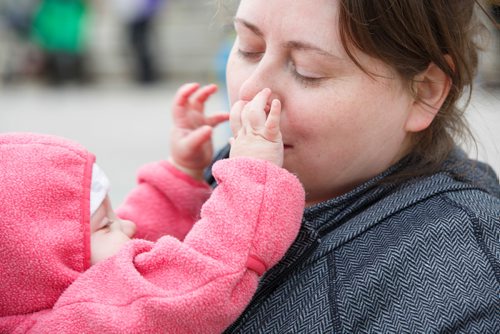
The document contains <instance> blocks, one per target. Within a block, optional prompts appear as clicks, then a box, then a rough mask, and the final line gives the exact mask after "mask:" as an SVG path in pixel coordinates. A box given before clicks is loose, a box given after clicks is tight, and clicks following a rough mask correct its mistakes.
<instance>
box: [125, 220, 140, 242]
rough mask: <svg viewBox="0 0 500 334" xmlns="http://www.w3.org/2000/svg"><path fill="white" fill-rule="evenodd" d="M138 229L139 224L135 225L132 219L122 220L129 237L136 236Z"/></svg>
mask: <svg viewBox="0 0 500 334" xmlns="http://www.w3.org/2000/svg"><path fill="white" fill-rule="evenodd" d="M136 229H137V226H136V225H135V223H134V222H132V221H130V220H122V231H123V233H125V235H127V236H128V237H129V238H132V237H133V236H134V234H135V231H136Z"/></svg>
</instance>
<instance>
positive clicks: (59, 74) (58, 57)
mask: <svg viewBox="0 0 500 334" xmlns="http://www.w3.org/2000/svg"><path fill="white" fill-rule="evenodd" d="M87 17H88V4H87V2H86V1H85V0H41V1H40V4H39V6H38V8H37V11H36V13H35V17H34V21H33V26H32V38H33V40H34V42H35V43H36V45H37V46H38V47H39V48H40V50H41V52H42V53H43V57H44V68H43V73H42V74H43V75H44V76H45V77H46V79H47V80H48V81H49V83H51V84H55V85H59V84H63V83H66V82H67V81H71V80H73V81H76V82H78V83H84V82H86V81H87V80H88V74H87V69H86V62H85V60H86V59H85V58H86V54H85V46H86V45H85V33H86V28H87V27H86V24H87Z"/></svg>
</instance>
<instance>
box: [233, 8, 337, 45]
mask: <svg viewBox="0 0 500 334" xmlns="http://www.w3.org/2000/svg"><path fill="white" fill-rule="evenodd" d="M235 19H236V21H237V22H245V23H246V24H248V25H250V26H252V27H253V28H254V30H255V29H257V30H258V31H259V32H261V34H262V35H263V37H264V38H267V39H269V38H273V39H279V40H280V41H281V42H282V43H288V42H289V41H298V42H304V43H305V44H312V45H318V46H322V47H323V48H326V49H332V48H335V49H336V48H337V45H339V44H340V38H339V34H338V24H337V23H338V10H337V1H332V0H314V1H311V0H293V1H291V0H242V1H241V2H240V6H239V8H238V11H237V13H236V18H235ZM331 51H337V50H331Z"/></svg>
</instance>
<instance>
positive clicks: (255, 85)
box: [239, 56, 277, 103]
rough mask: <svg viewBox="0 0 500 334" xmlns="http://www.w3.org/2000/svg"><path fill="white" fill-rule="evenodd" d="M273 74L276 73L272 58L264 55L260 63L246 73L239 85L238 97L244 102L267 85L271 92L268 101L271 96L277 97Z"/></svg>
mask: <svg viewBox="0 0 500 334" xmlns="http://www.w3.org/2000/svg"><path fill="white" fill-rule="evenodd" d="M275 76H276V73H274V67H273V63H272V60H270V59H267V58H266V56H264V57H263V58H262V59H261V61H260V63H259V64H258V65H257V66H255V67H254V68H253V69H252V71H251V72H249V73H248V76H247V78H246V79H245V80H244V81H243V83H242V85H241V86H240V90H239V99H240V100H243V101H246V102H248V101H251V100H252V99H253V98H254V97H255V95H257V93H258V92H260V91H261V90H262V89H264V88H266V87H267V88H270V89H271V92H272V94H271V97H270V99H269V103H270V101H272V99H273V98H277V90H276V88H277V85H276V84H275V80H276V78H275Z"/></svg>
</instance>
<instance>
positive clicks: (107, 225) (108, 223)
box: [99, 218, 114, 230]
mask: <svg viewBox="0 0 500 334" xmlns="http://www.w3.org/2000/svg"><path fill="white" fill-rule="evenodd" d="M105 220H106V221H105V222H104V223H103V224H102V225H101V227H100V228H99V229H100V230H109V229H110V228H111V225H113V223H114V221H113V220H111V219H109V218H105Z"/></svg>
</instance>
